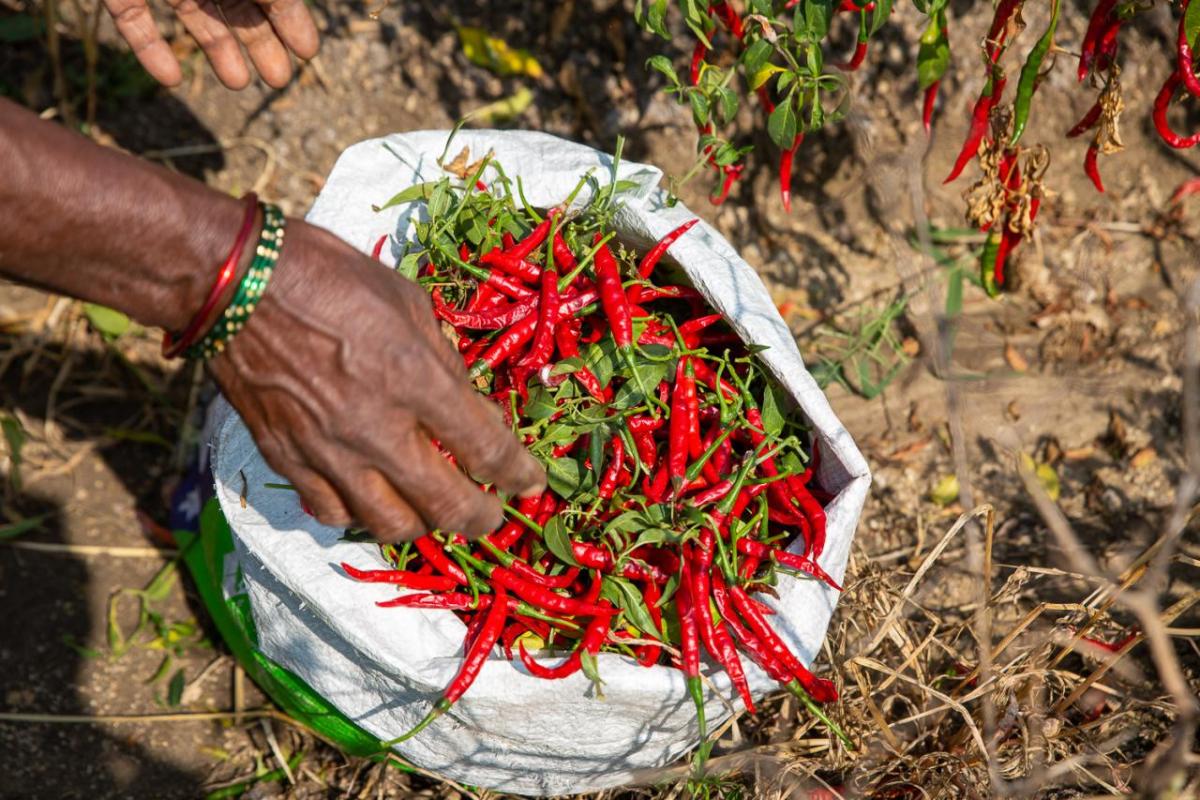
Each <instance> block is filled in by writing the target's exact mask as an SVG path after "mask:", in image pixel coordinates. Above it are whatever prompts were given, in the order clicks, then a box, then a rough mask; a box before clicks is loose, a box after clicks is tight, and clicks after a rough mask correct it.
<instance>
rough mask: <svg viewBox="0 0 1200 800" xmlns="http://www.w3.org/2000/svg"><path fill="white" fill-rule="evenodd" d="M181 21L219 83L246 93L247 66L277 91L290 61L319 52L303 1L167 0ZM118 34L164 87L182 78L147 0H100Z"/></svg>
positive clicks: (289, 70) (287, 77)
mask: <svg viewBox="0 0 1200 800" xmlns="http://www.w3.org/2000/svg"><path fill="white" fill-rule="evenodd" d="M169 2H170V4H171V6H172V7H173V8H174V9H175V13H176V14H178V15H179V20H180V21H181V22H182V23H183V24H184V26H185V27H186V28H187V29H188V33H190V34H191V35H192V37H193V38H194V39H195V40H196V42H197V43H198V44H199V45H200V47H201V48H202V49H203V50H204V54H205V55H206V56H208V61H209V63H210V64H212V68H213V71H214V72H216V73H217V77H218V78H220V80H221V83H223V84H225V85H226V86H228V87H229V88H230V89H244V88H246V86H247V85H248V84H249V83H250V77H251V76H250V70H249V69H248V68H247V66H246V61H245V59H244V58H243V57H242V50H241V47H239V46H238V43H239V42H241V44H242V45H243V46H244V47H245V48H246V54H247V55H249V56H250V61H251V63H253V64H254V68H255V69H256V70H258V74H259V75H261V76H262V79H263V80H264V81H266V82H267V83H268V84H269V85H270V86H272V87H274V88H276V89H279V88H282V87H284V86H286V85H287V83H288V81H290V80H291V79H292V60H291V56H289V55H288V52H289V51H291V52H292V53H294V54H295V55H296V57H297V58H301V59H309V58H312V57H313V56H315V55H316V54H317V47H318V45H319V42H318V39H317V27H316V25H314V24H313V20H312V16H311V15H310V14H309V13H308V9H307V8H306V7H305V5H304V0H226V2H220V1H219V0H169ZM104 5H105V6H107V7H108V11H109V13H110V14H112V17H113V22H114V23H115V24H116V26H117V32H118V33H120V34H121V36H123V37H124V38H125V41H126V42H128V43H129V47H130V48H131V49H132V50H133V52H134V55H136V56H137V59H138V61H140V62H142V66H143V67H145V68H146V71H147V72H149V73H150V74H151V75H152V76H154V78H155V79H156V80H157V81H158V82H159V83H162V84H165V85H167V86H177V85H178V84H179V83H180V82H181V81H182V80H183V73H182V71H181V70H180V68H179V61H178V59H176V58H175V54H174V53H173V52H171V48H170V46H169V45H168V44H167V43H166V41H164V40H163V37H162V34H160V33H159V32H158V26H157V25H156V24H155V22H154V17H153V15H152V14H151V13H150V7H149V5H148V4H147V0H104Z"/></svg>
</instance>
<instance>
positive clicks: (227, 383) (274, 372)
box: [211, 221, 545, 541]
mask: <svg viewBox="0 0 1200 800" xmlns="http://www.w3.org/2000/svg"><path fill="white" fill-rule="evenodd" d="M211 368H212V372H213V374H214V376H215V377H216V379H217V381H218V383H220V385H221V388H222V390H223V391H224V392H225V395H226V396H227V397H228V398H229V400H230V402H232V403H233V405H234V407H235V408H237V410H238V411H239V412H240V413H241V415H242V418H243V419H244V420H245V421H246V424H247V425H248V426H249V427H250V431H251V433H253V435H254V438H255V441H256V442H257V443H258V446H259V449H260V450H261V451H262V454H263V456H264V457H265V458H266V459H267V462H268V463H269V464H270V465H271V466H272V467H273V468H274V469H275V470H277V471H278V472H280V473H282V474H283V475H285V476H286V477H287V478H288V479H289V480H291V481H292V483H293V485H295V486H296V487H297V488H298V489H299V490H300V494H301V496H302V497H303V498H304V500H305V502H306V503H307V504H308V506H309V508H311V509H312V511H313V513H314V514H316V516H317V518H318V519H319V520H321V521H322V522H325V523H327V524H331V525H346V524H348V523H349V522H350V521H351V520H352V519H355V520H358V521H359V522H360V523H362V524H363V525H365V526H366V527H367V528H369V529H370V530H371V532H372V533H373V534H375V535H376V536H377V537H378V538H380V539H381V540H384V541H396V540H400V539H413V538H415V537H417V536H420V535H422V534H424V533H426V532H427V531H429V530H432V529H434V528H441V529H444V530H450V531H456V532H462V533H464V534H466V535H470V536H478V535H481V534H483V533H486V532H488V531H490V530H492V529H493V528H495V527H496V526H497V525H498V524H499V523H500V520H501V509H500V504H499V502H498V500H497V499H496V498H495V497H494V496H492V495H489V494H487V493H485V492H483V491H482V490H481V489H480V488H479V486H477V485H476V484H475V483H474V482H473V481H471V480H470V479H469V478H468V477H467V476H466V475H464V474H463V473H462V472H460V471H459V470H458V469H456V468H455V467H453V466H452V465H451V464H450V462H449V461H447V460H446V459H445V458H444V457H443V456H442V455H440V454H439V453H438V452H437V449H436V448H435V446H434V444H433V442H432V441H431V440H432V439H436V440H437V441H439V442H440V443H441V444H442V446H443V447H445V448H446V449H447V450H449V451H450V452H451V453H452V454H453V455H454V456H455V458H456V459H457V460H458V463H459V464H460V465H462V467H463V468H465V469H466V471H467V472H469V473H470V474H471V476H473V477H474V478H476V479H477V480H479V481H481V482H486V483H494V484H495V485H496V486H497V487H498V488H499V489H501V490H503V491H505V492H509V493H522V494H528V493H536V492H538V491H541V489H542V488H543V487H544V485H545V476H544V474H543V472H542V468H541V466H540V465H539V464H538V462H537V461H536V460H534V458H533V457H532V456H531V455H529V453H528V452H526V451H525V450H524V448H522V447H521V445H520V444H519V443H518V441H517V439H516V438H515V437H514V436H513V434H512V432H511V431H509V430H508V428H507V427H505V425H504V423H503V421H502V418H501V415H500V412H499V409H498V408H496V407H495V406H494V405H493V404H492V403H490V402H489V401H487V400H486V399H484V398H483V397H482V396H481V395H479V394H478V393H476V392H475V391H474V389H473V388H472V387H471V385H470V383H469V382H468V381H467V377H466V371H465V369H464V368H463V364H462V358H461V357H460V356H459V355H458V353H456V352H455V350H454V348H453V347H452V346H451V344H450V342H449V341H448V340H447V339H446V338H445V336H443V335H442V333H441V330H440V329H439V326H438V323H437V322H436V320H435V319H434V317H433V314H432V312H431V309H430V302H429V298H428V296H427V295H426V294H425V292H424V291H423V290H422V289H421V288H420V287H419V286H417V285H416V284H415V283H413V282H411V281H409V280H406V279H405V278H404V277H402V276H400V275H399V274H397V273H395V272H393V271H392V270H390V269H387V268H385V267H382V266H380V265H379V264H377V263H375V262H373V261H371V260H370V259H368V258H366V257H365V256H363V255H361V254H359V253H358V252H356V251H354V250H353V249H352V248H351V247H349V246H348V245H346V244H345V243H343V242H341V241H340V240H338V239H337V238H335V237H333V236H331V235H330V234H328V233H326V232H324V231H322V230H320V229H318V228H315V227H313V226H310V225H306V224H304V223H302V222H296V221H294V222H291V223H290V224H289V226H288V231H287V236H286V238H285V244H284V248H283V252H282V255H281V258H280V263H279V266H278V268H277V269H276V271H275V275H274V277H273V278H272V280H271V284H270V285H269V287H268V289H267V292H266V294H265V296H264V297H263V300H262V301H261V302H260V303H259V305H258V308H257V310H256V311H255V312H254V314H253V316H251V317H250V320H249V321H248V322H247V323H246V327H245V328H244V329H243V330H242V332H241V333H239V334H238V335H237V336H236V337H235V338H234V339H232V340H231V342H230V344H229V347H228V349H227V350H226V352H225V353H224V354H222V355H220V356H218V357H217V358H216V359H214V360H213V361H212V362H211Z"/></svg>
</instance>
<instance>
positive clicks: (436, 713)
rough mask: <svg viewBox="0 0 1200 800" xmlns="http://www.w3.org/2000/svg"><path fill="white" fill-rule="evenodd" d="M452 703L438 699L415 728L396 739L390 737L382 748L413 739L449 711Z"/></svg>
mask: <svg viewBox="0 0 1200 800" xmlns="http://www.w3.org/2000/svg"><path fill="white" fill-rule="evenodd" d="M451 705H452V704H451V702H450V701H449V700H447V699H446V698H444V697H443V698H442V699H441V700H438V701H437V703H435V704H434V706H433V708H432V709H430V711H429V713H428V714H426V715H425V717H424V718H423V719H422V720H421V721H420V722H418V723H417V726H416V727H415V728H413V729H412V730H410V731H409V732H408V733H405V734H402V735H400V736H397V737H396V738H395V739H388V740H387V741H386V742H381V743H380V747H381V749H384V750H388V749H391V748H392V747H395V746H396V745H398V744H400V743H401V742H406V741H408V740H409V739H411V738H412V737H414V736H416V735H417V734H418V733H420V732H421V731H423V730H425V729H426V728H428V727H429V726H430V725H432V724H433V721H434V720H435V719H437V718H438V717H440V716H441V715H442V714H445V713H446V712H447V711H449V710H450V706H451Z"/></svg>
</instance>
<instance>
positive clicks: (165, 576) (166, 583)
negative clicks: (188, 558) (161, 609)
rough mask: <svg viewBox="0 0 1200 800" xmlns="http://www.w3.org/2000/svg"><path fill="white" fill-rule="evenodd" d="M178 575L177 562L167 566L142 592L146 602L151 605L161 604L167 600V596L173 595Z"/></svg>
mask: <svg viewBox="0 0 1200 800" xmlns="http://www.w3.org/2000/svg"><path fill="white" fill-rule="evenodd" d="M177 575H178V570H177V569H176V562H174V561H170V562H168V563H167V564H165V565H164V566H163V568H162V569H160V570H159V571H158V573H157V574H156V575H155V576H154V577H153V578H151V579H150V582H149V583H148V584H146V588H145V589H143V590H142V593H143V595H144V596H145V598H146V600H148V601H149V602H151V603H160V602H162V601H163V600H166V599H167V595H169V594H170V593H171V587H173V586H174V585H175V579H176V577H177Z"/></svg>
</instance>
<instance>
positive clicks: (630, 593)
mask: <svg viewBox="0 0 1200 800" xmlns="http://www.w3.org/2000/svg"><path fill="white" fill-rule="evenodd" d="M609 585H612V586H614V587H616V589H617V600H616V604H617V607H618V608H620V609H621V610H622V611H624V612H625V617H626V619H627V620H628V621H629V622H631V623H633V625H634V627H636V628H637V629H638V630H640V631H642V632H644V633H647V634H649V635H651V636H653V637H654V638H655V639H659V640H661V639H662V632H661V631H659V630H658V628H657V627H656V626H655V625H654V619H653V618H652V617H651V616H650V611H649V609H647V608H646V601H645V598H643V597H642V593H641V591H640V590H639V589H638V588H637V587H636V586H634V585H633V584H632V583H631V582H629V581H627V580H625V579H624V578H618V577H616V576H615V575H606V576H605V577H604V583H603V585H602V590H603V588H605V587H607V586H609ZM601 593H602V594H603V591H602V592H601Z"/></svg>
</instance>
